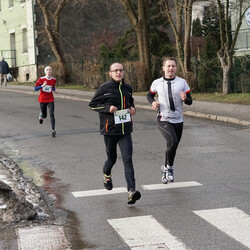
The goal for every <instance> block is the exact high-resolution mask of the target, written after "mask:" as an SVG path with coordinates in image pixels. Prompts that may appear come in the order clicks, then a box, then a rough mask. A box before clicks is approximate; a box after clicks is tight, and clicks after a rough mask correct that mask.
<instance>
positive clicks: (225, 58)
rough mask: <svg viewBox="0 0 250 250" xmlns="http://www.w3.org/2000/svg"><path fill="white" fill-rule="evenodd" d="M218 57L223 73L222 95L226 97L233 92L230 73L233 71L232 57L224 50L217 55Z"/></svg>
mask: <svg viewBox="0 0 250 250" xmlns="http://www.w3.org/2000/svg"><path fill="white" fill-rule="evenodd" d="M226 47H227V46H226ZM217 55H218V58H219V60H220V64H221V67H222V72H223V80H222V93H223V94H224V95H226V94H229V93H230V92H231V88H230V71H231V69H232V57H231V56H230V55H229V54H228V53H227V51H223V50H220V51H219V52H218V53H217Z"/></svg>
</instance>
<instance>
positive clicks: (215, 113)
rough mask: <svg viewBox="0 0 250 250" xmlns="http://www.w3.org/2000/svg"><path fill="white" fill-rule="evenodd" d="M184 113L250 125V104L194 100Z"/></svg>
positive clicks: (84, 95)
mask: <svg viewBox="0 0 250 250" xmlns="http://www.w3.org/2000/svg"><path fill="white" fill-rule="evenodd" d="M0 91H9V92H21V93H26V94H31V95H38V94H39V92H34V90H33V87H29V86H24V85H8V86H2V87H0ZM57 91H58V94H55V98H64V99H71V100H78V101H84V102H89V101H90V100H91V98H92V97H93V95H94V92H90V91H80V90H70V89H57ZM134 99H135V105H136V107H137V108H143V109H149V110H151V105H150V104H149V103H148V101H147V98H146V97H145V96H134ZM184 115H186V116H192V117H198V118H205V119H210V120H214V121H222V122H227V123H232V124H237V125H242V126H247V127H250V105H239V104H228V103H218V102H205V101H193V104H192V105H191V106H188V105H184Z"/></svg>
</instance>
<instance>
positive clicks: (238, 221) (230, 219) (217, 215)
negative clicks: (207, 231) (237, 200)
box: [194, 207, 250, 248]
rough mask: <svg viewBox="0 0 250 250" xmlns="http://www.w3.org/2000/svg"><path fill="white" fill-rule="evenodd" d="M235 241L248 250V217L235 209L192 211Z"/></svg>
mask: <svg viewBox="0 0 250 250" xmlns="http://www.w3.org/2000/svg"><path fill="white" fill-rule="evenodd" d="M194 213H195V214H197V215H199V216H200V217H201V218H203V219H204V220H206V221H207V222H209V223H211V224H212V225H214V226H215V227H217V228H218V229H220V230H221V231H223V232H224V233H226V234H228V235H229V236H231V237H232V238H234V239H235V240H236V241H238V242H240V243H241V244H243V245H245V246H247V247H248V248H250V216H249V215H248V214H246V213H244V212H243V211H241V210H239V209H238V208H236V207H230V208H218V209H209V210H199V211H194Z"/></svg>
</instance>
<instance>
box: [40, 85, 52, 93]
mask: <svg viewBox="0 0 250 250" xmlns="http://www.w3.org/2000/svg"><path fill="white" fill-rule="evenodd" d="M42 90H43V91H44V92H51V91H52V86H50V85H45V86H44V87H43V88H42Z"/></svg>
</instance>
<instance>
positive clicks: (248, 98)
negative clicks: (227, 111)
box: [192, 93, 250, 105]
mask: <svg viewBox="0 0 250 250" xmlns="http://www.w3.org/2000/svg"><path fill="white" fill-rule="evenodd" d="M192 98H193V100H197V101H208V102H226V103H234V104H245V105H250V93H237V94H228V95H223V94H219V93H214V94H205V93H194V94H192Z"/></svg>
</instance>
